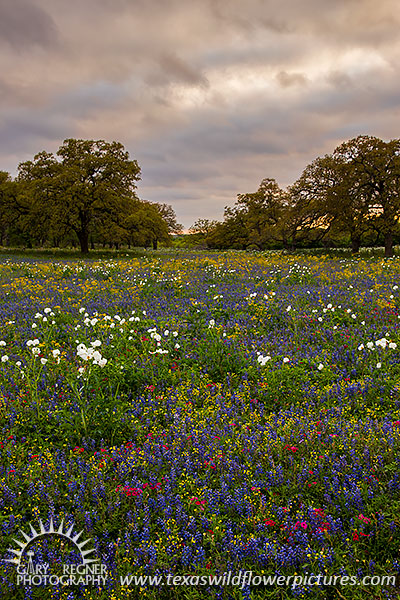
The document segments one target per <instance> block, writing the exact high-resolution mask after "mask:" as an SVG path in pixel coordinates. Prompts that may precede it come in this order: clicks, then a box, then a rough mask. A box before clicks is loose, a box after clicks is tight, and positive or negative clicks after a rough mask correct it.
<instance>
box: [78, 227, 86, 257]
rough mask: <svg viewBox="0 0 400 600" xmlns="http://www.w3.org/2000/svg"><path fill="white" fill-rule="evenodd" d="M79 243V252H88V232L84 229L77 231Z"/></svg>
mask: <svg viewBox="0 0 400 600" xmlns="http://www.w3.org/2000/svg"><path fill="white" fill-rule="evenodd" d="M78 239H79V243H80V245H81V253H82V254H88V253H89V232H88V231H85V230H81V231H80V232H79V233H78Z"/></svg>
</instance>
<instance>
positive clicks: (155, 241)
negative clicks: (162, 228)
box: [153, 240, 158, 250]
mask: <svg viewBox="0 0 400 600" xmlns="http://www.w3.org/2000/svg"><path fill="white" fill-rule="evenodd" d="M157 246H158V240H153V250H157Z"/></svg>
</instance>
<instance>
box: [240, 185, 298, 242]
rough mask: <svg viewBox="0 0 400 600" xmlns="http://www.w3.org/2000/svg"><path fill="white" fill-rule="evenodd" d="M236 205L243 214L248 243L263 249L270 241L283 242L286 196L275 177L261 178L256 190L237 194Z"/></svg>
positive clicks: (284, 235)
mask: <svg viewBox="0 0 400 600" xmlns="http://www.w3.org/2000/svg"><path fill="white" fill-rule="evenodd" d="M237 205H238V207H240V208H241V209H242V210H243V212H244V215H245V216H244V220H245V226H246V230H247V234H248V243H249V244H250V245H255V246H257V247H258V248H259V249H264V248H267V247H268V246H269V245H270V244H271V242H283V241H284V240H285V239H286V230H285V218H284V213H285V210H286V208H287V206H288V197H287V194H286V193H285V192H284V190H282V189H281V188H280V187H279V185H278V183H277V182H276V181H275V179H271V178H266V179H263V180H262V181H261V183H260V185H259V187H258V190H257V191H256V192H253V193H250V194H239V195H238V200H237Z"/></svg>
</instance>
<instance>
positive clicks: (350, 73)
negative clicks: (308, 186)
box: [0, 0, 400, 226]
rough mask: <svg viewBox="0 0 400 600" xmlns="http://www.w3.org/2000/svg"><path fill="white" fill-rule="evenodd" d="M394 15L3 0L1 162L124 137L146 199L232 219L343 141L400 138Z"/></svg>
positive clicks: (316, 6) (388, 8)
mask: <svg viewBox="0 0 400 600" xmlns="http://www.w3.org/2000/svg"><path fill="white" fill-rule="evenodd" d="M399 24H400V23H399V16H398V3H397V0H382V1H380V2H379V3H376V2H374V1H373V0H336V2H332V1H331V0H329V1H328V0H307V1H304V2H299V1H298V0H247V2H246V3H244V2H243V1H242V0H193V1H191V2H186V3H183V2H182V1H181V0H85V1H84V2H82V0H69V1H68V2H65V0H31V1H28V0H0V48H1V52H0V161H1V163H0V169H1V168H8V169H12V165H14V166H16V165H17V164H18V162H19V161H20V160H26V159H27V158H29V157H30V156H32V155H33V154H34V153H36V152H38V151H40V150H42V149H46V150H49V151H54V150H56V149H57V147H58V146H59V145H60V143H61V142H62V140H63V138H65V137H83V138H96V139H99V138H104V139H117V140H120V141H121V142H122V143H124V144H125V146H126V147H127V149H128V150H129V152H130V153H131V155H132V156H133V157H134V158H137V160H138V161H139V164H140V166H141V168H142V181H141V183H140V188H139V193H140V194H141V195H142V196H143V197H144V198H147V199H149V200H154V201H161V202H169V203H171V204H172V205H173V206H174V208H175V210H176V211H177V213H178V218H179V220H180V221H183V222H184V224H185V225H186V226H189V225H190V224H191V223H192V222H193V221H194V220H195V219H197V218H199V217H210V218H216V217H221V216H222V213H223V209H224V206H225V205H226V204H233V203H234V202H235V199H236V195H237V194H238V193H242V192H246V191H254V190H256V189H257V187H258V184H259V182H260V181H261V179H262V178H264V177H275V178H276V179H277V180H278V181H279V183H280V184H281V185H283V186H285V185H287V184H290V183H292V182H293V181H294V179H295V178H297V177H298V175H299V174H300V173H301V170H302V169H303V168H304V167H305V166H306V164H307V163H308V162H310V161H311V160H313V159H314V158H315V157H316V156H318V155H322V154H325V153H326V152H331V151H332V150H333V149H334V147H335V146H336V145H337V144H339V143H340V142H342V141H343V140H344V139H348V138H350V137H354V136H356V135H358V134H361V133H365V134H371V135H378V136H379V137H383V138H393V137H400V120H399V118H400V86H399V84H398V81H400V77H399V75H400V72H399V71H400V69H399V66H398V65H399V59H400V39H399V35H398V32H399ZM29 154H30V156H29Z"/></svg>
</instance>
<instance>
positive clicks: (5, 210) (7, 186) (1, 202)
mask: <svg viewBox="0 0 400 600" xmlns="http://www.w3.org/2000/svg"><path fill="white" fill-rule="evenodd" d="M15 195H16V184H15V183H14V182H13V181H12V178H11V175H10V173H8V172H7V171H0V245H1V246H3V245H6V244H7V241H8V234H9V231H10V227H12V225H13V223H14V221H15V213H14V214H13V210H12V207H13V204H14V202H15Z"/></svg>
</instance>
